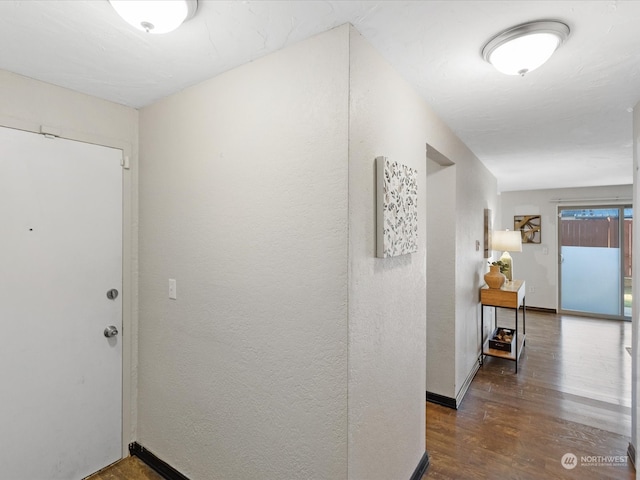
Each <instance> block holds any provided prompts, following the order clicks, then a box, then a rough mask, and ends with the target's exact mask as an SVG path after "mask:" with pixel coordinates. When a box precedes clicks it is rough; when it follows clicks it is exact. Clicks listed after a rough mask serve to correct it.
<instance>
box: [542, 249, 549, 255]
mask: <svg viewBox="0 0 640 480" xmlns="http://www.w3.org/2000/svg"><path fill="white" fill-rule="evenodd" d="M542 254H543V255H549V249H548V248H547V247H542Z"/></svg>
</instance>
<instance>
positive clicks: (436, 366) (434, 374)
mask: <svg viewBox="0 0 640 480" xmlns="http://www.w3.org/2000/svg"><path fill="white" fill-rule="evenodd" d="M455 281H456V167H455V165H449V166H444V167H443V166H440V165H438V164H437V163H436V162H435V161H433V160H431V159H427V391H428V392H431V393H436V394H438V395H443V396H445V397H449V398H455V396H456V391H455V377H456V369H455V366H456V362H455V348H456V342H455V339H456V320H455V319H456V301H455V296H454V295H453V294H452V292H455Z"/></svg>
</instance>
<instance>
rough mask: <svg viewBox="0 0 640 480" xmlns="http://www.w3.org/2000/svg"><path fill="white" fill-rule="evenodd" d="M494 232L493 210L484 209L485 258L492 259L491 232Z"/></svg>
mask: <svg viewBox="0 0 640 480" xmlns="http://www.w3.org/2000/svg"><path fill="white" fill-rule="evenodd" d="M492 231H493V220H492V219H491V209H490V208H485V209H484V258H491V232H492Z"/></svg>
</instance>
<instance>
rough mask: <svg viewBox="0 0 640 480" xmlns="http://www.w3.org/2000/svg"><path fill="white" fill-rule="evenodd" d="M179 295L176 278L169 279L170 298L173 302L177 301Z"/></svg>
mask: <svg viewBox="0 0 640 480" xmlns="http://www.w3.org/2000/svg"><path fill="white" fill-rule="evenodd" d="M176 294H177V290H176V280H175V279H174V278H170V279H169V298H170V299H171V300H175V299H176V298H177V297H176Z"/></svg>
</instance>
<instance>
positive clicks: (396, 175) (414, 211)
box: [376, 157, 418, 258]
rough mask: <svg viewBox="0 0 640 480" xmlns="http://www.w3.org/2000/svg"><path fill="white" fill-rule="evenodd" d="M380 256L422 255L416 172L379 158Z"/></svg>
mask: <svg viewBox="0 0 640 480" xmlns="http://www.w3.org/2000/svg"><path fill="white" fill-rule="evenodd" d="M376 186H377V192H376V193H377V195H376V203H377V205H376V210H377V212H376V217H377V218H376V220H377V222H376V223H377V225H376V230H377V231H376V256H377V257H380V258H386V257H395V256H398V255H406V254H407V253H413V252H417V251H418V186H417V172H416V170H414V169H413V168H410V167H408V166H406V165H402V164H400V163H398V162H392V161H390V160H389V159H388V158H386V157H377V158H376Z"/></svg>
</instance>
